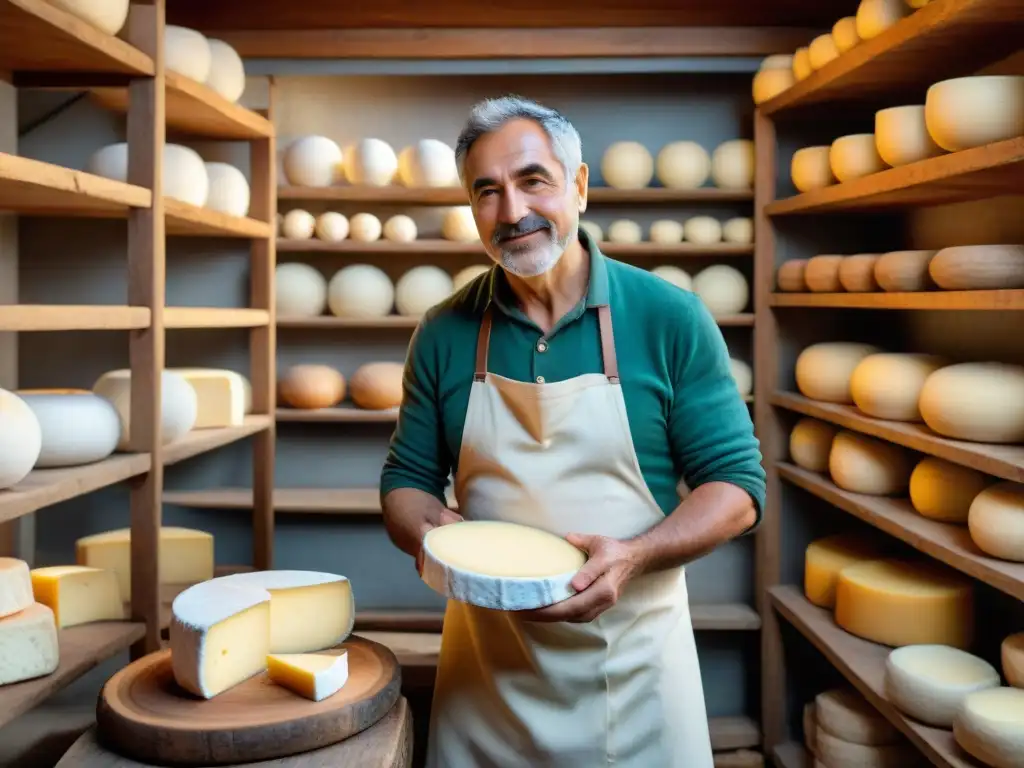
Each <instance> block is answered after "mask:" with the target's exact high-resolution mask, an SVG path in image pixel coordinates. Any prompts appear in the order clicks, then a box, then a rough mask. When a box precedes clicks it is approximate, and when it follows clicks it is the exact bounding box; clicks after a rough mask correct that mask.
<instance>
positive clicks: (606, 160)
mask: <svg viewBox="0 0 1024 768" xmlns="http://www.w3.org/2000/svg"><path fill="white" fill-rule="evenodd" d="M601 176H602V177H603V178H604V183H605V184H607V185H608V186H609V187H613V188H615V189H643V188H644V187H646V186H647V185H648V184H650V183H651V179H652V178H653V177H654V158H653V157H651V153H650V152H649V151H648V150H647V147H645V146H644V145H643V144H640V143H639V142H636V141H617V142H615V143H614V144H612V145H611V146H610V147H608V149H606V150H605V151H604V155H602V157H601Z"/></svg>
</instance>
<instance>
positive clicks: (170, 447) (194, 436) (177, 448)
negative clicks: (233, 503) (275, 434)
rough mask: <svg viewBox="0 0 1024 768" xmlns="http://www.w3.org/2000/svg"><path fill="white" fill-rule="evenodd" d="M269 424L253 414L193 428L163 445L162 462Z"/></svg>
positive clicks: (222, 443)
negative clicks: (235, 424)
mask: <svg viewBox="0 0 1024 768" xmlns="http://www.w3.org/2000/svg"><path fill="white" fill-rule="evenodd" d="M270 424H271V418H270V417H269V416H263V415H253V416H246V417H245V423H244V424H242V425H241V426H238V427H221V428H218V429H193V430H192V431H191V432H189V433H188V434H186V435H185V436H184V437H182V438H180V439H178V440H175V441H174V442H173V443H168V444H167V445H165V446H164V449H163V458H164V464H165V465H170V464H177V463H178V462H179V461H184V460H185V459H191V458H192V457H194V456H198V455H200V454H202V453H207V452H208V451H212V450H214V449H216V448H221V447H223V446H225V445H229V444H231V443H234V442H237V441H238V440H242V439H243V438H246V437H250V436H252V435H255V434H257V433H259V432H262V431H263V430H265V429H267V427H269V426H270ZM133 589H134V588H133Z"/></svg>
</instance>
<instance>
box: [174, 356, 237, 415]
mask: <svg viewBox="0 0 1024 768" xmlns="http://www.w3.org/2000/svg"><path fill="white" fill-rule="evenodd" d="M168 370H170V371H173V372H174V373H177V374H178V375H179V376H182V377H183V378H184V379H185V381H187V382H188V383H189V384H191V385H192V387H193V388H194V389H195V391H196V404H197V412H196V423H195V426H194V427H193V429H210V428H215V427H240V426H241V425H242V423H243V422H244V421H245V417H246V415H248V414H249V412H250V411H252V386H251V385H250V384H249V380H248V379H246V378H245V377H244V376H242V375H241V374H240V373H235V372H234V371H227V370H221V369H218V368H169V369H168Z"/></svg>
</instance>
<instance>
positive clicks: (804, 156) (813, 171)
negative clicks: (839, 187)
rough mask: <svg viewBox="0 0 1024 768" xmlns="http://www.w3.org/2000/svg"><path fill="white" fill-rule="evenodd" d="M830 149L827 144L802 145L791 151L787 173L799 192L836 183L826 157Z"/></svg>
mask: <svg viewBox="0 0 1024 768" xmlns="http://www.w3.org/2000/svg"><path fill="white" fill-rule="evenodd" d="M830 149H831V148H830V147H829V146H828V145H825V146H816V147H804V148H803V149H798V150H797V151H796V152H794V153H793V160H792V162H791V163H790V166H789V175H790V178H791V179H792V180H793V186H794V187H796V188H797V189H798V190H799V191H800V192H811V191H813V190H815V189H822V188H823V187H827V186H829V185H831V184H835V183H836V177H835V176H833V175H832V166H831V165H830V164H829V159H828V155H829V150H830Z"/></svg>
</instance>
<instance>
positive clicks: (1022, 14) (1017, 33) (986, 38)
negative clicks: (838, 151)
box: [760, 0, 1024, 117]
mask: <svg viewBox="0 0 1024 768" xmlns="http://www.w3.org/2000/svg"><path fill="white" fill-rule="evenodd" d="M1022 34H1024V7H1022V6H1021V4H1020V2H1019V0H933V1H932V2H931V3H930V4H929V5H927V6H925V7H924V8H921V9H920V10H918V11H916V12H914V13H913V14H912V15H910V16H908V17H907V18H905V19H903V20H902V21H900V22H898V23H897V24H895V25H893V26H892V27H889V29H887V30H885V31H884V32H882V34H880V35H878V36H877V37H875V38H872V39H871V40H865V41H862V42H860V43H858V44H857V46H856V47H855V48H853V50H851V51H848V52H847V53H844V54H842V55H841V56H840V57H839V58H837V59H834V60H833V61H831V62H830V63H828V64H826V65H825V66H824V67H822V68H821V69H819V70H818V71H816V72H813V73H811V75H810V77H808V78H806V79H805V80H801V81H800V82H798V83H796V84H795V85H794V86H793V87H792V88H789V89H788V90H786V91H784V92H783V93H781V94H779V95H778V96H776V97H775V98H773V99H771V100H770V101H767V102H765V103H764V104H761V105H760V111H761V114H763V115H771V116H773V117H782V116H784V114H785V113H790V112H801V113H803V114H806V115H808V116H809V115H810V114H812V113H813V114H819V113H817V112H813V111H812V110H810V109H809V107H813V106H817V105H821V104H823V103H824V102H831V103H833V104H838V103H851V102H856V103H857V105H858V107H859V108H860V109H861V111H862V112H866V111H867V110H869V109H873V108H877V107H880V106H893V105H897V104H900V103H908V104H916V103H922V102H921V99H922V98H923V96H924V92H925V91H926V90H927V88H928V86H930V85H931V84H932V83H936V82H939V81H940V80H945V79H947V78H951V77H959V76H963V75H967V74H971V73H972V72H975V71H977V70H979V69H981V68H982V67H983V66H985V65H986V64H989V63H991V62H994V61H998V60H999V59H1001V58H1003V57H1005V56H1008V55H1010V54H1011V53H1013V52H1014V51H1016V50H1018V48H1019V47H1020V38H1021V35H1022ZM905 98H912V99H913V100H912V101H906V102H902V101H899V99H905Z"/></svg>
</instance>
